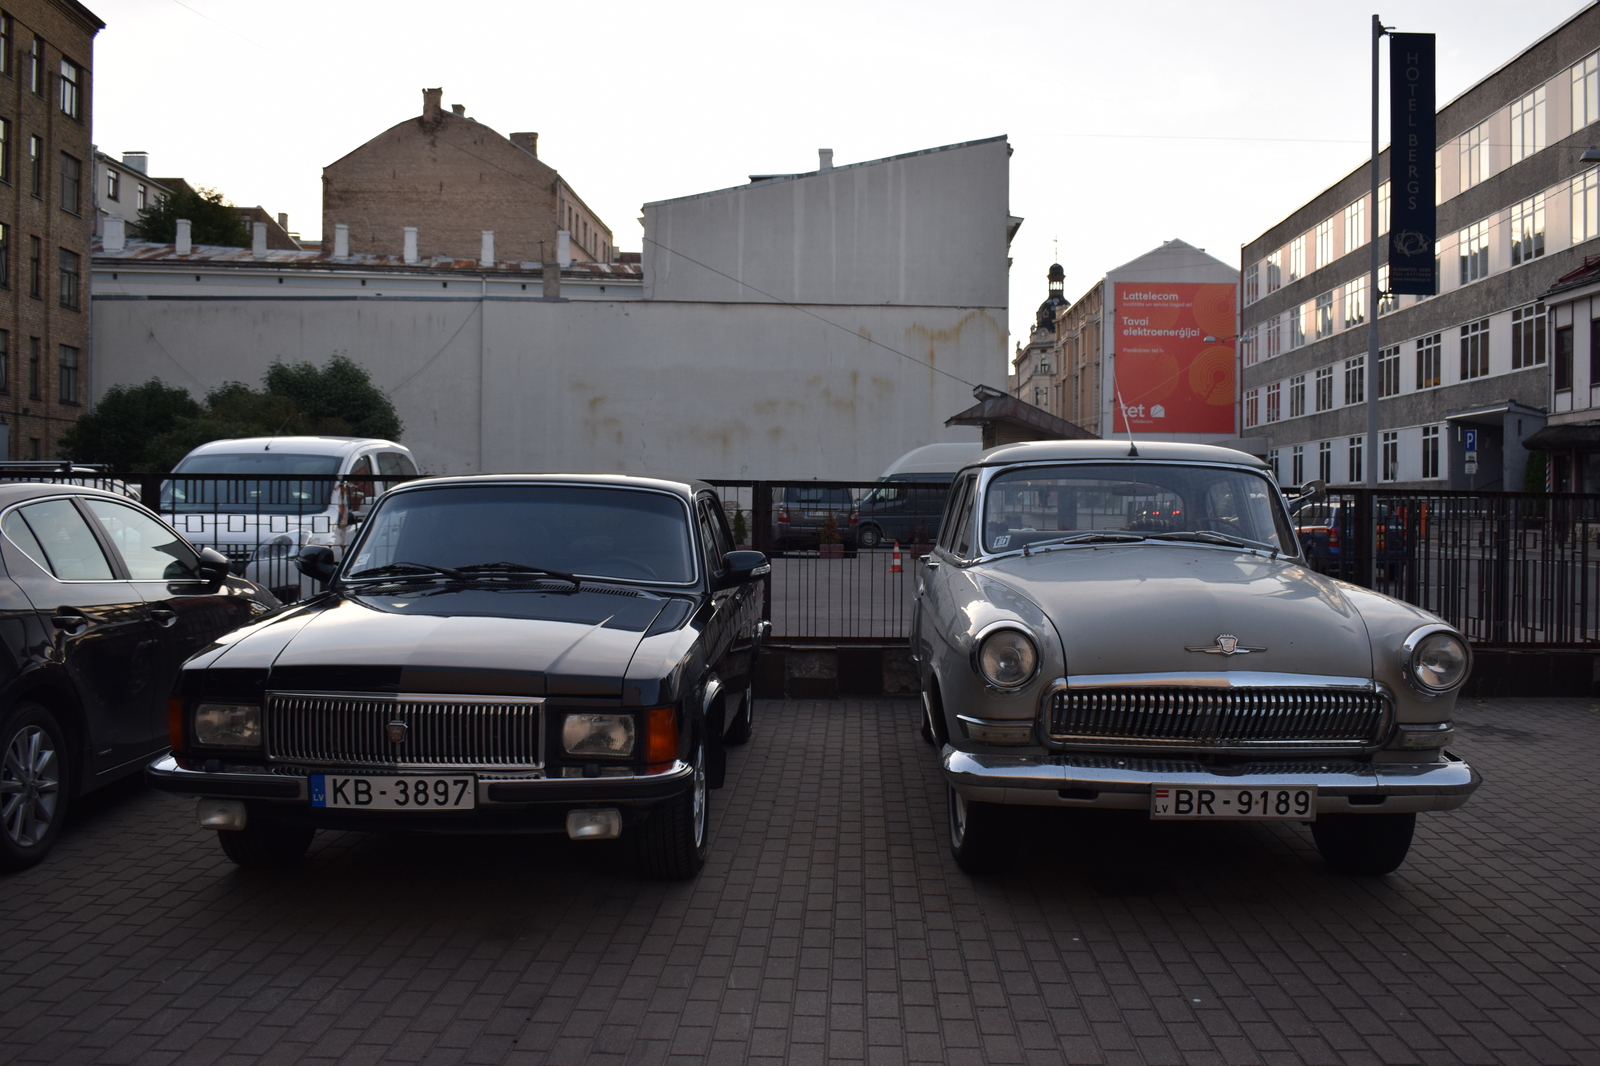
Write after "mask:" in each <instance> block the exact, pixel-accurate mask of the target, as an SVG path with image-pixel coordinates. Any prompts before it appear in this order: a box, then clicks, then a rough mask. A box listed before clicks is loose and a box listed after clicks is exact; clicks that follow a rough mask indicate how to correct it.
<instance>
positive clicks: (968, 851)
mask: <svg viewBox="0 0 1600 1066" xmlns="http://www.w3.org/2000/svg"><path fill="white" fill-rule="evenodd" d="M945 787H946V789H947V790H948V791H949V793H950V852H951V854H953V855H954V856H955V859H956V865H957V866H959V867H961V869H962V870H963V871H964V872H966V873H969V874H974V875H978V874H994V873H1003V872H1004V871H1006V870H1008V869H1010V868H1011V865H1012V864H1013V863H1014V862H1015V861H1016V858H1017V838H1016V834H1015V832H1014V831H1013V829H1012V825H1011V822H1010V820H1009V819H1008V817H1007V815H1006V811H1005V808H1004V807H1002V806H1001V805H1000V804H998V803H978V802H975V801H973V800H969V799H967V798H966V797H965V796H963V795H962V794H961V793H959V792H957V791H956V790H955V789H954V788H950V786H948V785H947V786H945Z"/></svg>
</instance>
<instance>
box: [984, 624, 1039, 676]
mask: <svg viewBox="0 0 1600 1066" xmlns="http://www.w3.org/2000/svg"><path fill="white" fill-rule="evenodd" d="M1038 668H1039V649H1038V648H1036V647H1034V646H1033V641H1032V640H1030V639H1028V635H1027V634H1026V633H1024V632H1022V631H1021V630H1019V629H997V630H995V631H994V632H993V633H990V634H989V635H988V636H987V637H984V638H983V643H982V644H979V645H978V672H979V673H980V674H982V675H983V679H984V680H985V681H987V682H989V684H991V685H993V686H994V687H995V688H1017V687H1019V686H1021V685H1025V684H1027V683H1028V682H1029V681H1031V680H1032V679H1033V674H1034V671H1036V670H1037V669H1038Z"/></svg>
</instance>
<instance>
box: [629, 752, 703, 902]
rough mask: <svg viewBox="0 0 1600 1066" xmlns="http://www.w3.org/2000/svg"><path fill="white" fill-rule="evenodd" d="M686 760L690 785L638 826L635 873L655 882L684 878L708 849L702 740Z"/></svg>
mask: <svg viewBox="0 0 1600 1066" xmlns="http://www.w3.org/2000/svg"><path fill="white" fill-rule="evenodd" d="M690 763H691V765H692V766H693V767H694V774H693V776H692V778H691V782H692V784H691V787H690V788H689V789H687V790H685V791H684V792H681V793H679V794H678V795H677V796H675V797H673V798H672V799H671V800H669V801H667V802H666V803H663V804H661V805H660V806H658V807H656V808H655V809H654V810H653V811H651V812H650V816H649V817H648V818H647V819H645V821H644V822H643V824H641V825H640V826H639V832H638V844H637V847H638V851H637V860H638V866H639V872H640V873H641V874H643V875H644V876H645V877H648V878H651V879H653V880H656V881H687V880H688V879H689V878H691V877H693V876H694V875H695V874H697V873H699V872H700V868H701V867H703V866H704V865H705V864H706V855H707V853H708V852H709V851H710V850H711V789H710V788H709V787H708V786H707V782H706V744H705V741H703V740H701V741H698V742H697V743H696V745H695V751H694V755H693V756H692V757H691V759H690Z"/></svg>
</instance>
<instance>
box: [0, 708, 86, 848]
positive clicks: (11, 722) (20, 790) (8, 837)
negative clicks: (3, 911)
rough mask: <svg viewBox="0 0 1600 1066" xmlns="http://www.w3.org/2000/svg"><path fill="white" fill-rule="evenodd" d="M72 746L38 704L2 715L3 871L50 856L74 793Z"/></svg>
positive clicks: (0, 811) (0, 845) (0, 842)
mask: <svg viewBox="0 0 1600 1066" xmlns="http://www.w3.org/2000/svg"><path fill="white" fill-rule="evenodd" d="M69 773H70V769H69V767H68V762H67V746H66V739H65V736H64V735H63V734H62V732H61V726H60V725H59V724H57V722H56V720H55V716H54V715H52V714H51V713H50V712H49V711H47V710H45V709H44V708H43V707H41V706H40V705H39V704H37V703H18V704H17V705H15V706H14V707H12V708H11V710H10V711H9V712H7V713H6V714H3V715H0V870H25V869H27V868H28V867H30V866H33V865H34V864H36V863H38V862H39V861H40V860H42V859H43V858H44V857H45V856H46V855H48V854H49V853H50V849H51V848H52V847H54V846H55V842H56V838H57V837H58V836H60V835H61V823H62V821H63V820H64V819H65V818H66V815H67V797H68V796H70V795H71V794H72V792H71V789H70V787H69V786H70V784H71V781H70V779H69V777H68V774H69Z"/></svg>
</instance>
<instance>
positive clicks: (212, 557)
mask: <svg viewBox="0 0 1600 1066" xmlns="http://www.w3.org/2000/svg"><path fill="white" fill-rule="evenodd" d="M231 569H232V567H231V566H230V565H229V563H228V557H227V556H226V555H223V554H222V553H221V552H219V551H217V549H215V548H201V549H200V567H199V574H200V580H201V581H204V582H205V583H206V584H208V585H211V586H213V587H215V586H219V585H221V584H222V583H223V582H224V581H226V580H227V579H228V573H229V571H230V570H231Z"/></svg>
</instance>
